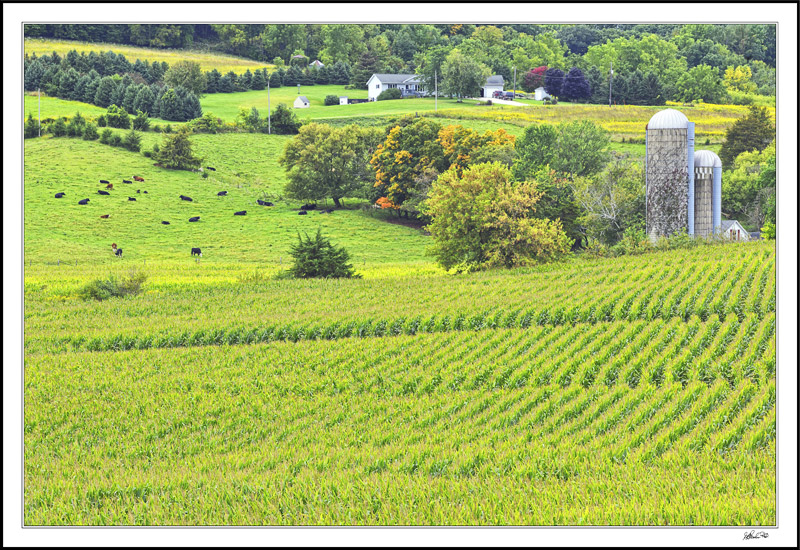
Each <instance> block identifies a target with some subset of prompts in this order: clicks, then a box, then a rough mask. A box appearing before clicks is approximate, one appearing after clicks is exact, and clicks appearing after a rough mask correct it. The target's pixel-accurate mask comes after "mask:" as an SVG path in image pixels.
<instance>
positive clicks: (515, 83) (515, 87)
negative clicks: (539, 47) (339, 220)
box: [511, 67, 517, 101]
mask: <svg viewBox="0 0 800 550" xmlns="http://www.w3.org/2000/svg"><path fill="white" fill-rule="evenodd" d="M511 93H513V94H514V97H512V98H511V101H514V98H515V97H517V68H516V67H514V89H513V90H512V92H511Z"/></svg>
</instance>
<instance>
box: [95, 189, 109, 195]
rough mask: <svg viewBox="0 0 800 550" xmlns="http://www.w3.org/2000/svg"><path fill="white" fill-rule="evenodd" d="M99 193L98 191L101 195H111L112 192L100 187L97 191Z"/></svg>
mask: <svg viewBox="0 0 800 550" xmlns="http://www.w3.org/2000/svg"><path fill="white" fill-rule="evenodd" d="M97 193H98V194H99V195H110V194H111V193H109V192H108V191H103V190H102V189H99V190H98V191H97Z"/></svg>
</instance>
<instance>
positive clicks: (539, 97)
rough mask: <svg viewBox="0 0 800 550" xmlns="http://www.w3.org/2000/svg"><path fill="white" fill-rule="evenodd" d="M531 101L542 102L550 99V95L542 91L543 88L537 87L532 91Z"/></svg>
mask: <svg viewBox="0 0 800 550" xmlns="http://www.w3.org/2000/svg"><path fill="white" fill-rule="evenodd" d="M533 99H535V100H536V101H543V100H545V99H551V98H550V94H548V93H547V92H546V91H544V88H543V87H541V86H540V87H538V88H536V89H535V90H534V91H533Z"/></svg>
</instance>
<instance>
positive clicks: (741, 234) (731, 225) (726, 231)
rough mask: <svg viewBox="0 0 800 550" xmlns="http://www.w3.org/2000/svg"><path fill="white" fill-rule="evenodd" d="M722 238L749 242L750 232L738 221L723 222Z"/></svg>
mask: <svg viewBox="0 0 800 550" xmlns="http://www.w3.org/2000/svg"><path fill="white" fill-rule="evenodd" d="M722 237H723V238H724V239H728V240H731V241H749V240H750V232H749V231H747V230H746V229H745V228H744V227H742V224H740V223H739V222H738V221H736V220H722Z"/></svg>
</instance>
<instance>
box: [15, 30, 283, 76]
mask: <svg viewBox="0 0 800 550" xmlns="http://www.w3.org/2000/svg"><path fill="white" fill-rule="evenodd" d="M71 50H76V51H77V52H78V53H79V54H80V53H83V52H86V53H88V52H92V51H94V52H98V53H99V52H107V51H109V50H111V51H113V52H114V53H116V54H122V55H124V56H125V58H126V59H127V60H128V61H130V62H131V63H133V62H134V61H136V60H137V59H141V60H142V61H144V60H145V59H146V60H147V61H149V62H151V63H152V62H153V61H158V62H159V63H161V62H163V61H166V62H167V63H169V64H172V63H175V62H176V61H181V60H186V61H194V62H196V63H199V64H200V68H201V69H202V70H204V71H210V70H211V69H217V70H218V71H219V72H221V73H222V74H225V73H227V72H228V71H233V72H235V73H244V72H245V71H246V70H247V69H250V70H251V71H252V70H253V69H262V68H264V67H268V68H272V67H273V65H272V64H270V63H265V62H261V61H254V60H252V59H245V58H243V57H236V56H233V55H227V54H223V53H218V52H210V51H199V50H198V51H192V50H177V49H169V48H140V47H136V46H130V45H124V44H107V43H92V42H78V41H75V40H55V39H51V38H26V39H25V53H26V54H28V55H32V54H34V53H35V54H36V55H37V56H40V55H52V53H53V52H56V53H57V54H58V55H61V56H64V55H66V54H67V53H68V52H69V51H71Z"/></svg>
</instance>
